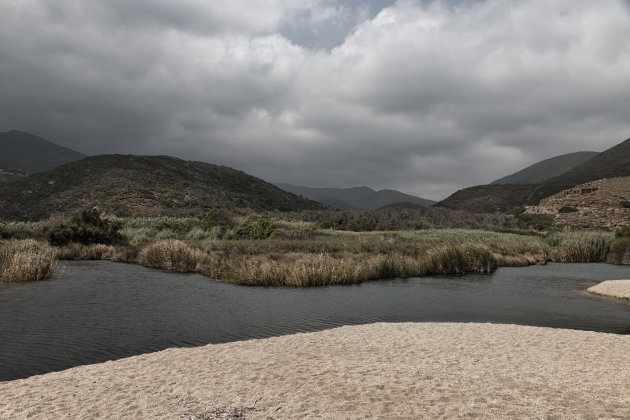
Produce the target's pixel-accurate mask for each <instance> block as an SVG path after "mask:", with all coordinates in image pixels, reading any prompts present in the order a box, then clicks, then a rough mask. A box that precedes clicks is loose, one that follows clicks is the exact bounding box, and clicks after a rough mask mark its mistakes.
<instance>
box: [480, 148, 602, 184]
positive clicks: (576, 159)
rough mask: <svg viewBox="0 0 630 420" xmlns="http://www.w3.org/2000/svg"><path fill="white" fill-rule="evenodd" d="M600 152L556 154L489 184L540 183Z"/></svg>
mask: <svg viewBox="0 0 630 420" xmlns="http://www.w3.org/2000/svg"><path fill="white" fill-rule="evenodd" d="M598 154H599V152H590V151H587V152H574V153H567V154H564V155H558V156H554V157H552V158H549V159H544V160H541V161H539V162H536V163H534V164H532V165H530V166H528V167H526V168H524V169H521V170H520V171H517V172H515V173H513V174H511V175H507V176H504V177H503V178H500V179H497V180H496V181H492V182H491V183H490V184H489V185H497V184H498V185H504V184H539V183H542V182H545V181H546V180H548V179H551V178H553V177H556V176H559V175H562V174H564V173H565V172H567V171H569V170H571V169H573V168H575V167H576V166H578V165H580V164H582V163H584V162H586V161H588V160H589V159H592V158H593V157H595V156H596V155H598Z"/></svg>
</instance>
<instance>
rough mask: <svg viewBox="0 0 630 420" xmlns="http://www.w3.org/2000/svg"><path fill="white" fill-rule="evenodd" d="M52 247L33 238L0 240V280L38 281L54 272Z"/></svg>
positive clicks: (12, 281) (13, 281)
mask: <svg viewBox="0 0 630 420" xmlns="http://www.w3.org/2000/svg"><path fill="white" fill-rule="evenodd" d="M55 258H56V252H55V250H54V248H52V247H51V246H49V245H48V244H46V243H44V242H39V241H35V240H33V239H22V240H10V241H4V242H0V281H2V282H5V283H17V282H25V281H38V280H43V279H46V278H49V277H50V276H52V274H53V273H54V267H53V263H54V261H55Z"/></svg>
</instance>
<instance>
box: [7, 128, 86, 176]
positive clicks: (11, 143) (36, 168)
mask: <svg viewBox="0 0 630 420" xmlns="http://www.w3.org/2000/svg"><path fill="white" fill-rule="evenodd" d="M0 152H1V153H0V169H2V170H4V171H6V172H18V173H19V172H25V173H35V172H42V171H45V170H48V169H52V168H55V167H57V166H59V165H63V164H64V163H69V162H75V161H77V160H79V159H83V158H84V157H86V156H85V155H83V154H81V153H79V152H76V151H74V150H71V149H68V148H66V147H61V146H58V145H56V144H55V143H52V142H49V141H48V140H44V139H43V138H41V137H37V136H35V135H33V134H29V133H26V132H24V131H18V130H11V131H7V132H6V133H0ZM13 179H19V176H18V177H15V178H13Z"/></svg>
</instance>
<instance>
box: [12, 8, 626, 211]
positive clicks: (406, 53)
mask: <svg viewBox="0 0 630 420" xmlns="http://www.w3.org/2000/svg"><path fill="white" fill-rule="evenodd" d="M629 117H630V0H628V1H625V0H602V1H597V2H595V1H592V0H528V1H526V0H478V1H475V0H462V1H456V0H441V1H440V0H437V1H428V0H425V1H422V0H398V1H395V0H391V1H389V0H355V1H350V0H305V1H300V2H296V1H294V0H230V1H229V2H218V1H202V0H179V1H176V2H175V1H170V0H135V1H133V2H130V1H127V0H82V1H80V2H78V1H76V0H55V1H54V2H53V1H49V0H0V131H8V130H10V129H19V130H24V131H28V132H31V133H33V134H36V135H39V136H41V137H44V138H46V139H48V140H51V141H53V142H55V143H57V144H60V145H63V146H67V147H70V148H73V149H75V150H78V151H80V152H82V153H85V154H90V155H93V154H101V153H134V154H145V155H155V154H168V155H173V156H177V157H180V158H183V159H190V160H200V161H205V162H210V163H215V164H221V165H227V166H231V167H234V168H237V169H241V170H243V171H245V172H247V173H250V174H252V175H255V176H259V177H261V178H263V179H265V180H267V181H271V182H289V183H292V184H297V185H306V186H312V187H324V186H326V187H349V186H362V185H367V186H370V187H372V188H376V189H381V188H392V189H398V190H400V191H403V192H406V193H409V194H414V195H418V196H421V197H424V198H429V199H434V200H439V199H442V198H445V197H446V196H448V195H450V194H451V193H453V192H455V191H456V190H458V189H461V188H464V187H469V186H473V185H478V184H485V183H489V182H491V181H493V180H495V179H497V178H500V177H503V176H505V175H508V174H511V173H513V172H516V171H517V170H520V169H522V168H524V167H526V166H528V165H530V164H532V163H535V162H537V161H540V160H542V159H546V158H549V157H552V156H555V155H559V154H564V153H571V152H575V151H581V150H595V151H602V150H605V149H607V148H609V147H612V146H614V145H615V144H618V143H620V142H621V141H623V140H625V139H626V138H628V137H630V118H629Z"/></svg>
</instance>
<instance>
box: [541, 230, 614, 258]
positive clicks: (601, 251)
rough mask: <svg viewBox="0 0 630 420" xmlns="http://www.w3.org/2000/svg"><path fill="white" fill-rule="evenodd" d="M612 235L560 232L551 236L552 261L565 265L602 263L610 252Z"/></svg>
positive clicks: (549, 240) (605, 233)
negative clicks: (564, 263) (565, 263)
mask: <svg viewBox="0 0 630 420" xmlns="http://www.w3.org/2000/svg"><path fill="white" fill-rule="evenodd" d="M612 239H613V235H612V234H611V233H608V232H591V231H578V232H562V233H556V234H553V235H551V236H550V237H549V238H548V242H549V243H550V244H551V245H553V247H554V249H553V252H552V255H553V256H552V259H553V261H557V262H567V263H590V262H604V261H606V257H607V255H608V253H609V252H610V246H611V244H612Z"/></svg>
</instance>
